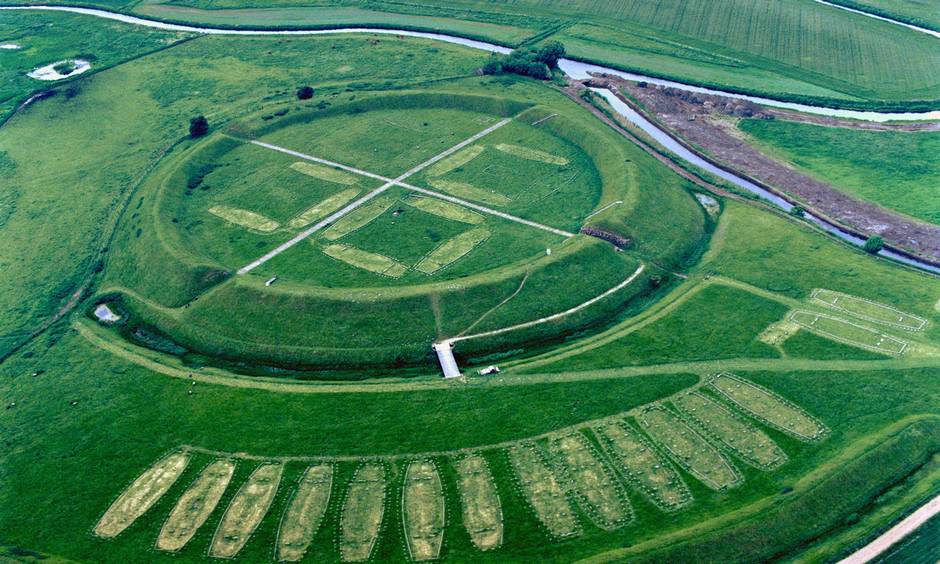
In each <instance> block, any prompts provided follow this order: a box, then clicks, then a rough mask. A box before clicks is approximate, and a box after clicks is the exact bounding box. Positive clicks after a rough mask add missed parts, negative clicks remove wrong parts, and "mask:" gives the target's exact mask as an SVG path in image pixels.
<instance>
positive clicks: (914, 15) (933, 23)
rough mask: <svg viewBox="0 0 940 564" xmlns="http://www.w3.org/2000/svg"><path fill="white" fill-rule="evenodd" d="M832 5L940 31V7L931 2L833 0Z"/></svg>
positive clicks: (915, 0) (928, 0) (908, 0)
mask: <svg viewBox="0 0 940 564" xmlns="http://www.w3.org/2000/svg"><path fill="white" fill-rule="evenodd" d="M832 3H833V4H841V5H843V6H846V7H849V8H855V9H856V10H862V11H865V12H871V13H873V14H878V15H879V16H884V17H886V18H891V19H893V20H898V21H902V22H907V23H911V24H914V25H918V26H920V27H926V28H928V29H935V30H940V7H937V5H936V4H935V3H933V2H930V0H832Z"/></svg>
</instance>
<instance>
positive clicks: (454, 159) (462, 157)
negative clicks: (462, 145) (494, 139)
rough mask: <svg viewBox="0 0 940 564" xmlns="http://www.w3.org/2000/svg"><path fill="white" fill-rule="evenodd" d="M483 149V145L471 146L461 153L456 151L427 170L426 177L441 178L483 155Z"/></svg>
mask: <svg viewBox="0 0 940 564" xmlns="http://www.w3.org/2000/svg"><path fill="white" fill-rule="evenodd" d="M484 149H485V147H484V146H483V145H473V146H471V147H467V148H466V149H464V150H462V151H457V152H456V153H454V154H453V155H451V156H449V157H447V158H445V159H442V160H441V161H440V162H438V163H436V164H434V166H432V167H431V168H429V169H428V176H443V175H445V174H447V173H448V172H450V171H452V170H454V169H456V168H460V167H462V166H463V165H465V164H467V163H469V162H470V161H472V160H473V159H475V158H477V157H479V156H480V154H481V153H483V150H484Z"/></svg>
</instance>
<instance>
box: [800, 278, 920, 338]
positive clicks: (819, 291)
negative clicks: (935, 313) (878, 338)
mask: <svg viewBox="0 0 940 564" xmlns="http://www.w3.org/2000/svg"><path fill="white" fill-rule="evenodd" d="M823 292H829V293H830V294H835V295H836V299H838V298H850V299H853V300H858V301H860V302H864V303H866V304H869V305H873V306H877V307H882V308H884V309H887V310H889V311H892V312H894V313H897V314H898V315H900V316H902V318H903V317H904V316H907V317H910V318H911V319H914V320H916V321H918V322H919V324H918V325H917V326H916V327H914V326H912V325H904V324H902V323H896V322H892V321H884V320H880V319H875V318H874V317H872V316H870V315H865V314H864V313H857V312H854V311H851V310H848V309H846V308H844V307H842V306H840V305H838V304H836V302H827V301H826V300H824V299H822V298H821V297H819V295H820V294H822V293H823ZM810 298H811V299H812V300H813V301H814V302H816V303H819V304H822V305H824V306H826V307H828V308H830V309H834V310H836V311H841V312H842V313H845V314H847V315H851V316H852V317H857V318H859V319H864V320H865V321H869V322H871V323H877V324H878V325H887V326H889V327H894V328H896V329H903V330H904V331H913V332H917V331H923V330H924V327H926V326H927V320H926V319H925V318H923V317H921V316H919V315H914V314H913V313H907V312H906V311H901V310H900V309H898V308H896V307H894V306H890V305H888V304H883V303H880V302H876V301H874V300H869V299H866V298H861V297H859V296H853V295H852V294H846V293H845V292H839V291H838V290H829V289H827V288H816V289H815V290H813V293H812V295H810Z"/></svg>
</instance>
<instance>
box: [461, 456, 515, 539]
mask: <svg viewBox="0 0 940 564" xmlns="http://www.w3.org/2000/svg"><path fill="white" fill-rule="evenodd" d="M455 465H456V467H457V473H458V475H459V482H458V483H459V487H460V499H461V505H462V507H463V522H464V527H466V529H467V534H469V535H470V539H471V540H472V541H473V544H474V546H476V547H477V548H478V549H480V550H483V551H486V550H492V549H495V548H499V546H500V545H501V544H502V543H503V512H502V506H501V504H500V500H499V493H498V492H497V491H496V485H495V484H494V483H493V475H492V473H491V472H490V469H489V467H488V466H487V464H486V460H485V459H484V458H482V457H481V456H477V455H471V456H465V457H462V458H460V459H458V460H457V462H456V463H455Z"/></svg>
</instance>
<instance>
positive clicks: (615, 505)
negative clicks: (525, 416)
mask: <svg viewBox="0 0 940 564" xmlns="http://www.w3.org/2000/svg"><path fill="white" fill-rule="evenodd" d="M548 454H549V456H550V457H551V460H552V465H553V466H554V468H556V471H557V473H558V474H560V475H561V476H564V481H565V485H566V487H567V488H568V492H569V494H570V495H571V496H572V497H574V498H575V499H576V500H577V501H578V504H579V505H580V506H581V509H583V510H584V511H585V512H587V513H588V515H590V516H591V519H592V520H593V521H594V522H595V524H597V526H598V527H601V528H602V529H605V530H613V529H617V528H620V527H622V526H624V525H626V524H627V522H629V521H630V519H631V517H632V508H631V507H630V502H629V500H627V498H626V495H625V494H624V493H623V490H622V489H621V488H620V487H619V484H618V483H617V479H616V478H615V476H614V474H613V472H611V470H610V469H609V468H608V467H607V466H606V465H605V464H604V462H603V461H602V460H601V459H600V457H599V456H598V453H597V452H596V451H595V450H594V448H593V447H591V445H590V444H589V443H588V441H587V438H586V437H584V435H581V434H579V433H572V434H570V435H564V436H562V437H557V438H551V439H549V442H548Z"/></svg>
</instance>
